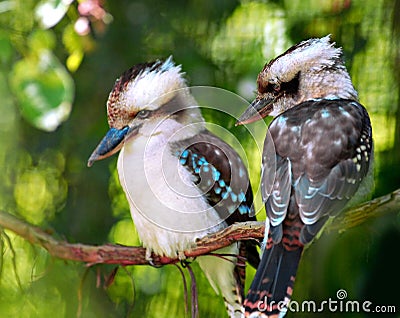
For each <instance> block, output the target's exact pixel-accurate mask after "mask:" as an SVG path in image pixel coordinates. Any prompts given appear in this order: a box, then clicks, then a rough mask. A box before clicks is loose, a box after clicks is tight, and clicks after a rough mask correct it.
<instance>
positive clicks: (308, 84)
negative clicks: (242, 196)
mask: <svg viewBox="0 0 400 318" xmlns="http://www.w3.org/2000/svg"><path fill="white" fill-rule="evenodd" d="M257 84H258V92H257V97H256V99H255V100H254V101H253V102H252V104H251V105H250V107H249V108H248V109H247V110H246V111H245V112H244V113H243V115H242V116H241V117H240V118H239V120H238V122H237V124H245V123H251V122H253V121H255V120H257V119H259V118H261V117H265V116H267V115H270V116H273V117H274V119H273V121H272V122H271V124H270V125H269V129H268V130H269V137H268V135H267V138H266V139H265V144H264V153H263V162H262V176H261V182H262V184H261V188H262V197H263V201H264V203H265V208H266V212H267V216H268V220H267V222H269V232H268V233H266V237H265V240H264V244H265V249H264V251H263V255H262V259H261V263H260V265H259V267H258V270H257V272H256V275H255V278H254V280H253V282H252V284H251V287H250V290H249V292H248V295H247V297H246V300H245V310H246V317H248V316H250V317H265V316H268V317H282V316H284V315H285V312H286V310H287V306H288V303H289V301H290V298H291V295H292V291H293V285H294V280H295V276H296V272H297V267H298V263H299V261H300V257H301V254H302V251H303V247H304V245H305V244H307V243H309V242H311V240H312V239H313V238H314V237H315V235H316V234H317V233H318V231H319V230H320V229H321V228H322V227H323V225H324V223H325V222H326V221H327V219H328V218H329V217H330V216H334V215H335V214H337V213H339V212H340V211H341V210H343V208H344V207H346V206H349V205H350V204H351V203H349V202H353V203H354V202H356V201H359V200H360V199H361V198H363V197H365V196H366V195H367V194H368V192H369V191H370V188H371V186H372V183H373V178H372V170H373V168H372V161H373V143H372V129H371V123H370V119H369V116H368V113H367V111H366V109H365V108H364V107H363V106H362V105H361V104H360V103H359V102H358V95H357V92H356V90H355V89H354V87H353V84H352V82H351V79H350V76H349V74H348V72H347V70H346V67H345V65H344V62H343V57H342V50H341V48H336V47H335V43H331V42H330V38H329V36H326V37H323V38H316V39H310V40H307V41H303V42H301V43H299V44H297V45H295V46H293V47H291V48H290V49H288V50H287V51H286V52H285V53H283V54H282V55H280V56H278V57H277V58H275V59H273V60H272V61H270V62H269V63H267V64H266V65H265V66H264V68H263V69H262V71H261V72H260V74H259V75H258V79H257ZM271 143H273V146H274V147H275V151H272V152H271V151H269V150H268V149H271V147H270V146H271Z"/></svg>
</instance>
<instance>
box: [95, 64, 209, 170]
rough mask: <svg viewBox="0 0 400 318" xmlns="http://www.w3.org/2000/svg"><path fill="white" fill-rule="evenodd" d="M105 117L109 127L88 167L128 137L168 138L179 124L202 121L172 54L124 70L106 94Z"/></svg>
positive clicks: (111, 152) (121, 144)
mask: <svg viewBox="0 0 400 318" xmlns="http://www.w3.org/2000/svg"><path fill="white" fill-rule="evenodd" d="M107 118H108V124H109V126H110V130H109V131H108V132H107V134H106V136H105V137H104V138H103V140H102V141H101V142H100V143H99V145H98V146H97V148H96V149H95V150H94V151H93V153H92V155H91V156H90V158H89V160H88V166H91V165H92V164H93V162H94V161H97V160H101V159H104V158H107V157H109V156H111V155H112V154H114V153H116V152H118V151H119V150H120V149H121V148H122V146H123V145H124V142H126V141H127V140H128V139H130V138H138V137H140V136H143V137H146V138H151V137H152V136H159V135H167V136H166V137H167V138H166V139H168V137H169V136H170V135H172V134H173V133H174V131H176V130H177V129H179V128H180V127H182V126H185V125H188V124H190V123H193V122H200V123H202V121H203V118H202V116H201V113H200V110H199V109H198V107H196V103H195V101H194V98H193V97H192V95H191V94H190V92H189V89H188V87H187V86H186V81H185V79H184V77H183V73H182V72H181V66H180V65H175V63H174V62H173V61H172V58H171V57H169V58H168V59H166V60H164V61H162V60H157V61H154V62H150V63H141V64H137V65H135V66H133V67H132V68H130V69H129V70H127V71H126V72H124V73H123V74H122V75H121V76H120V77H119V78H118V79H117V81H116V82H115V84H114V87H113V89H112V91H111V93H110V95H109V97H108V101H107Z"/></svg>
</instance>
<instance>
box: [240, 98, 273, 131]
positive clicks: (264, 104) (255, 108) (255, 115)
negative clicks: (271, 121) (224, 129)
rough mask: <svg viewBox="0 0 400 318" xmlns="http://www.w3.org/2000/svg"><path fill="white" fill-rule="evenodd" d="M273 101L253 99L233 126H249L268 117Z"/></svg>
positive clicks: (270, 99)
mask: <svg viewBox="0 0 400 318" xmlns="http://www.w3.org/2000/svg"><path fill="white" fill-rule="evenodd" d="M274 101H275V99H274V98H262V99H255V100H254V101H253V102H252V103H251V104H250V106H249V107H248V108H247V109H246V110H245V111H244V113H243V114H242V115H241V116H240V117H239V119H238V120H237V122H236V124H235V125H236V126H239V125H244V124H249V123H252V122H255V121H257V120H260V119H263V118H264V117H266V116H268V114H269V113H270V112H271V110H272V104H273V102H274Z"/></svg>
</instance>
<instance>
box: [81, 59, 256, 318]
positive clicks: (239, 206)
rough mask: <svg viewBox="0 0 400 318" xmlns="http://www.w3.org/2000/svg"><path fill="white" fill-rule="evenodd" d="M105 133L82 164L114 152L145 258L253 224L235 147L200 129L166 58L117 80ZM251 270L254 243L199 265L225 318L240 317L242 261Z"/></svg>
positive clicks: (179, 76) (179, 251) (177, 71)
mask: <svg viewBox="0 0 400 318" xmlns="http://www.w3.org/2000/svg"><path fill="white" fill-rule="evenodd" d="M107 114H108V123H109V126H110V130H109V131H108V132H107V134H106V136H105V137H104V138H103V140H102V141H101V142H100V143H99V145H98V146H97V148H96V149H95V150H94V152H93V154H92V155H91V156H90V158H89V161H88V166H91V165H92V164H93V162H94V161H96V160H100V159H104V158H107V157H109V156H111V155H112V154H114V153H116V152H117V151H120V154H119V157H118V164H117V167H118V174H119V178H120V183H121V185H122V187H123V189H124V191H125V194H126V197H127V199H128V201H129V205H130V211H131V215H132V219H133V221H134V223H135V225H136V229H137V232H138V234H139V237H140V239H141V240H142V243H143V246H144V247H145V248H146V249H147V253H146V255H147V257H148V259H149V260H150V259H151V254H152V253H153V252H154V253H155V254H157V255H165V256H168V257H177V256H179V257H180V258H181V259H183V258H184V254H183V251H185V250H188V249H190V248H191V247H193V245H194V243H195V241H196V239H198V238H200V237H203V236H205V235H207V234H210V233H213V232H216V231H218V230H221V229H223V228H225V227H227V226H228V225H230V224H232V223H234V222H239V221H248V220H255V216H254V209H253V206H252V204H253V194H252V190H251V187H250V182H249V177H248V173H247V170H246V167H245V165H244V163H243V161H242V159H241V158H240V157H239V155H238V154H237V153H236V151H235V150H233V148H231V147H230V146H229V145H228V144H226V143H225V142H224V141H222V140H221V139H220V138H218V137H217V136H215V135H213V134H212V133H211V132H210V131H208V130H207V129H206V128H205V122H204V119H203V117H202V115H201V112H200V108H199V107H198V105H197V103H196V101H195V99H194V97H193V96H192V95H191V93H190V90H189V88H188V87H187V84H186V81H185V79H184V76H183V73H182V72H181V66H180V65H175V64H174V62H173V61H172V58H171V57H170V58H168V59H166V60H163V61H161V60H157V61H155V62H151V63H143V64H137V65H135V66H133V67H132V68H131V69H129V70H127V71H126V72H125V73H123V74H122V75H121V77H120V78H119V79H117V81H116V83H115V85H114V88H113V89H112V91H111V93H110V95H109V98H108V101H107ZM246 248H247V255H248V257H249V259H250V260H252V263H253V265H254V266H257V265H258V262H259V256H258V252H257V249H256V246H255V244H254V243H244V242H239V243H235V244H232V245H231V246H229V247H227V248H224V249H221V250H218V253H223V254H231V255H233V256H229V255H228V256H226V255H225V256H224V257H215V256H202V257H199V258H197V261H198V263H199V265H200V267H201V268H202V270H203V271H204V273H205V275H206V277H207V278H208V280H209V282H210V284H211V285H212V287H213V288H214V290H215V291H216V292H217V293H218V294H221V295H222V296H223V298H224V300H225V304H226V307H227V310H228V314H229V315H230V317H240V316H241V314H242V310H243V307H242V304H243V298H244V295H243V280H244V273H245V271H244V267H243V265H244V264H243V261H242V262H239V261H238V257H237V256H239V255H240V256H245V251H246Z"/></svg>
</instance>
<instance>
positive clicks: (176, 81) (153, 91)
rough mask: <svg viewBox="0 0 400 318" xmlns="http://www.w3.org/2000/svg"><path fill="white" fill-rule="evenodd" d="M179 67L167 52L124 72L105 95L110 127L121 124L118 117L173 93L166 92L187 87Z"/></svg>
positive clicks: (155, 104)
mask: <svg viewBox="0 0 400 318" xmlns="http://www.w3.org/2000/svg"><path fill="white" fill-rule="evenodd" d="M181 70H182V69H181V65H175V63H174V61H173V60H172V56H170V57H168V58H167V59H166V60H156V61H154V62H149V63H140V64H136V65H135V66H133V67H131V68H130V69H129V70H127V71H126V72H124V73H123V74H122V75H121V76H120V77H119V78H118V79H117V80H116V82H115V84H114V87H113V89H112V91H111V93H110V95H109V97H108V101H107V114H108V123H109V125H110V127H116V128H122V127H120V126H121V125H122V123H121V121H122V120H123V119H126V117H127V116H129V115H131V114H134V113H137V112H138V111H140V110H142V109H148V110H155V109H157V108H159V107H160V106H162V105H163V104H164V103H166V102H167V101H168V100H169V99H171V98H172V97H173V94H169V93H171V92H173V91H175V90H178V89H180V88H184V87H186V82H185V79H184V78H183V76H182V75H183V73H182V71H181ZM124 117H125V118H124Z"/></svg>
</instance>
